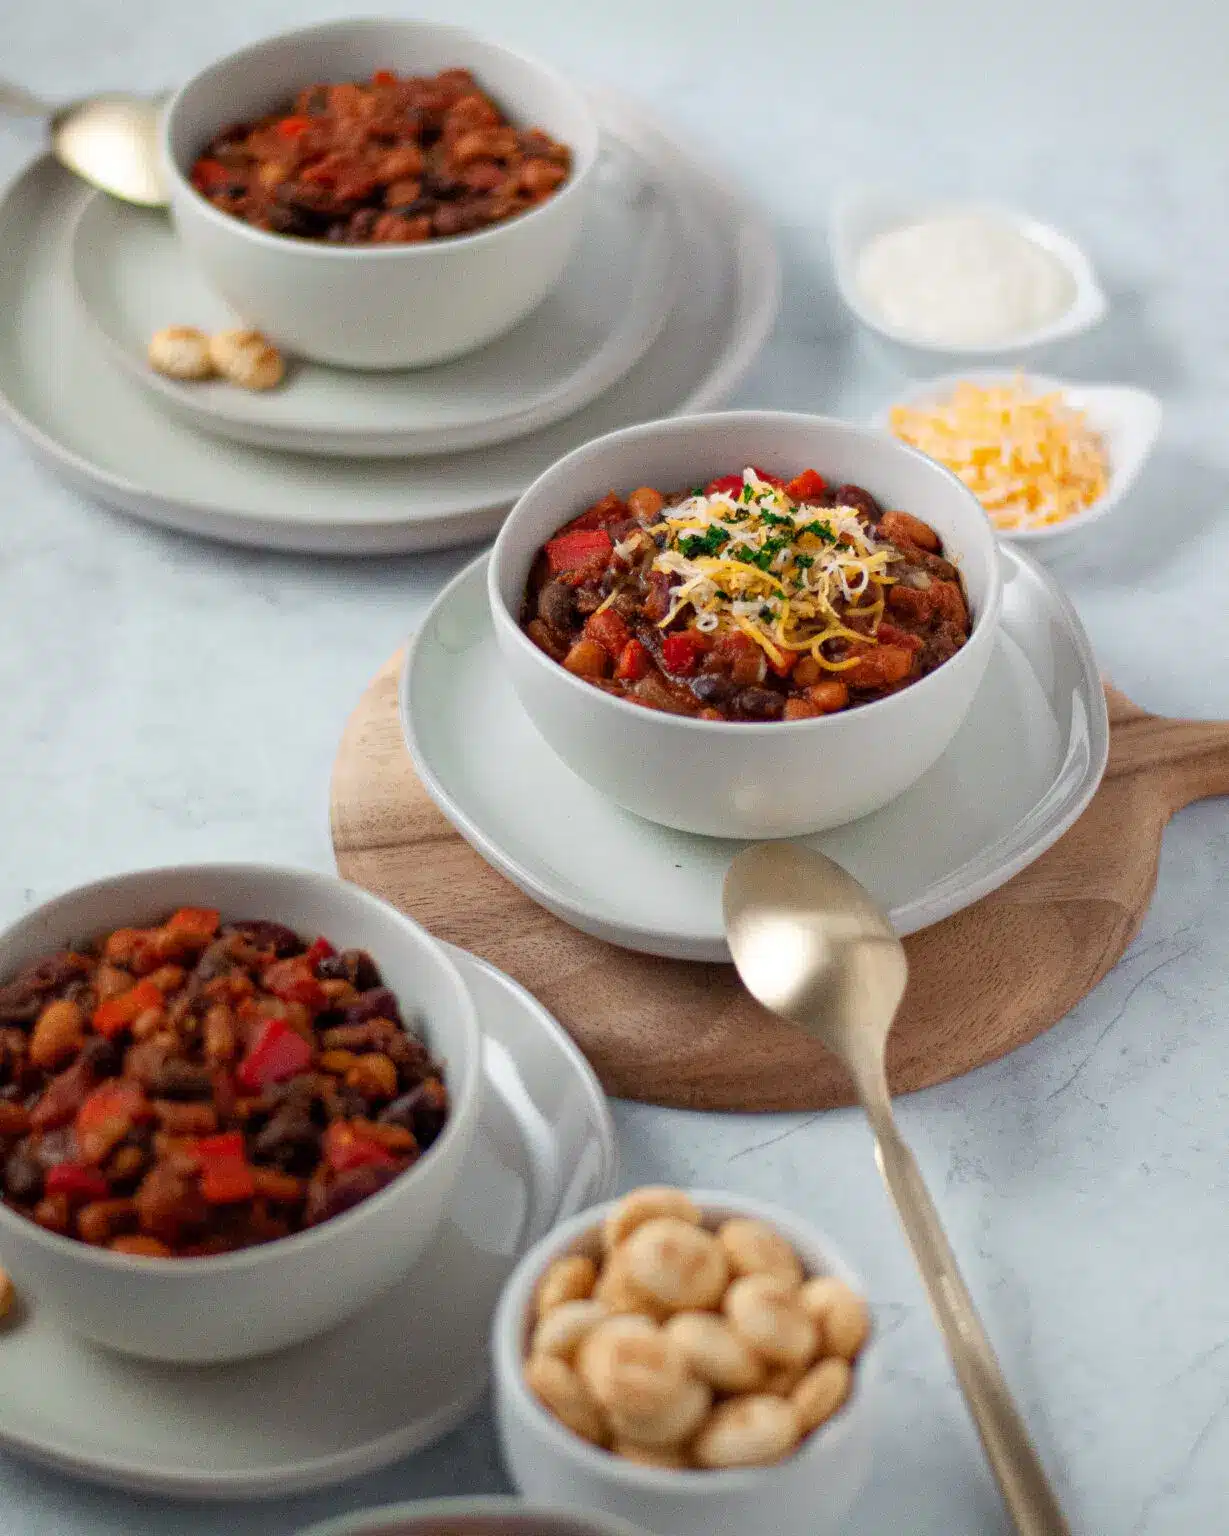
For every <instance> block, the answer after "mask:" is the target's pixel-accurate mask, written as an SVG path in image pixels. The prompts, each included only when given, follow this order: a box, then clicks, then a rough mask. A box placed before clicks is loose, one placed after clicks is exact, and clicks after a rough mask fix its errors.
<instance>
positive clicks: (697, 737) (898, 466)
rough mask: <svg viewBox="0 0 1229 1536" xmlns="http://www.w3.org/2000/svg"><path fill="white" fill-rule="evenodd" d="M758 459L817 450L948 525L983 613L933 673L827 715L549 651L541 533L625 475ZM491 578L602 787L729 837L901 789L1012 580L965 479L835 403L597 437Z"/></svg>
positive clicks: (921, 762)
mask: <svg viewBox="0 0 1229 1536" xmlns="http://www.w3.org/2000/svg"><path fill="white" fill-rule="evenodd" d="M748 464H761V465H763V466H764V467H765V468H767V469H769V470H772V471H775V472H780V473H795V472H797V471H798V470H801V469H804V468H813V469H816V470H818V471H819V473H820V474H821V475H823V476H824V477H825V479H828V480H830V481H832V482H833V483H836V484H839V483H842V482H845V483H856V484H858V485H861V486H864V487H865V488H866V489H867V490H868V491H870V492H871V493H872V495H874V496H876V497H878V499H879V500H880V502H881V503H882V504H883V506H884V507H885V508H899V509H901V510H903V511H906V512H912V513H914V514H915V515H916V516H917V517H920V518H923V519H924V520H925V521H926V522H928V523H930V524H931V525H932V526H933V527H934V528H935V529H936V530H937V532H938V533H939V534H940V536H941V537H942V539H943V543H944V546H945V548H946V549H947V551H948V553H949V555H950V557H951V558H952V559H953V560H954V561H956V562H957V563H958V564H959V566H960V569H961V572H962V574H963V576H964V580H965V585H966V587H967V589H968V594H969V599H970V603H971V607H972V613H973V631H972V634H971V635H970V638H969V641H968V643H967V644H966V645H965V646H964V647H963V649H961V650H960V651H958V652H957V653H956V655H955V656H954V657H953V658H952V659H951V660H950V661H949V662H946V663H945V664H944V665H943V666H941V667H939V668H938V669H937V670H936V671H934V672H932V673H931V674H930V675H929V676H928V677H924V678H922V679H920V680H919V681H918V682H916V683H913V684H911V685H910V686H909V687H908V688H905V689H902V690H901V692H899V693H896V694H892V695H891V696H889V697H888V698H886V699H880V700H877V701H876V702H874V703H871V704H864V705H860V706H859V707H858V708H856V709H850V710H846V711H843V712H842V713H840V714H836V715H828V716H824V717H822V718H820V719H817V720H797V721H780V720H778V721H772V722H768V723H766V724H762V725H753V724H741V723H740V724H734V723H731V722H727V721H719V720H695V719H690V718H686V717H683V716H678V715H667V714H663V713H661V712H659V711H657V710H651V709H643V708H640V707H639V706H638V705H635V704H630V703H628V702H627V701H626V700H624V699H621V698H618V697H616V696H614V695H612V694H608V693H604V692H602V690H601V689H598V688H594V687H593V686H592V685H591V684H589V683H585V682H582V681H581V680H580V679H579V678H577V677H573V676H572V674H571V673H570V672H567V671H565V670H564V668H563V667H561V666H560V665H559V664H558V663H557V662H554V661H552V660H551V659H550V658H549V657H548V656H546V655H545V654H544V653H543V652H542V651H540V650H539V649H538V647H537V646H536V645H534V644H533V642H532V641H531V640H529V639H528V638H527V637H526V636H525V635H524V634H523V633H522V632H521V629H520V626H519V625H518V623H517V618H518V616H519V613H520V607H521V600H522V597H523V595H524V592H525V584H526V581H527V580H528V576H529V569H530V566H531V565H532V563H533V559H534V556H535V554H536V553H537V551H538V550H539V549H540V548H541V546H542V544H543V543H544V542H545V541H546V540H547V539H548V538H549V537H550V536H551V534H553V533H554V532H555V530H556V529H558V528H559V527H560V526H561V525H562V524H564V523H566V522H567V521H568V520H569V519H570V518H572V517H575V516H576V515H577V514H578V513H579V512H581V511H583V510H584V508H585V507H587V506H589V505H590V504H591V503H593V502H595V501H597V500H598V499H599V498H600V497H601V496H603V495H604V494H605V493H606V492H607V491H608V490H609V489H610V488H611V487H612V486H614V487H616V488H618V489H621V490H622V491H623V492H624V493H626V492H629V491H631V490H633V489H634V488H635V487H636V486H638V485H651V486H656V487H657V488H658V489H659V490H661V491H672V490H674V489H676V488H677V487H678V486H689V485H695V484H696V483H697V482H699V483H703V482H704V481H706V480H708V479H710V478H711V477H712V476H713V475H715V474H720V473H723V472H725V471H727V470H737V469H741V468H743V467H744V466H746V465H748ZM487 579H488V591H489V594H490V601H491V611H492V616H493V620H494V625H495V637H496V641H497V643H498V645H499V649H500V653H501V655H502V656H503V660H504V665H505V666H506V667H507V668H508V675H509V677H510V679H511V681H512V685H513V687H514V688H515V689H516V692H517V695H518V696H519V698H520V700H521V703H522V704H523V705H524V706H525V709H526V711H527V712H528V714H529V717H530V719H531V720H532V721H533V723H534V725H535V726H536V727H537V729H538V730H539V731H540V732H541V734H542V736H543V737H544V739H545V740H546V741H547V743H548V744H549V745H550V746H551V747H552V748H554V750H555V752H557V753H558V755H559V756H560V757H561V758H562V759H563V761H564V762H565V763H567V764H568V766H569V767H570V768H571V769H572V770H573V771H574V772H575V773H578V774H579V775H580V777H581V778H582V779H585V780H587V781H588V783H590V784H592V785H593V786H594V788H595V789H598V790H600V791H602V793H604V794H606V795H609V796H610V798H611V799H612V800H614V801H615V802H616V803H617V804H619V805H621V806H624V807H626V808H627V809H628V810H632V811H635V812H637V813H638V814H639V815H641V816H644V817H645V818H647V819H648V820H649V821H655V822H660V823H662V824H663V825H665V826H668V827H677V828H679V829H680V830H682V831H685V832H699V833H705V834H708V835H710V836H717V837H740V838H759V837H793V836H798V835H800V834H802V833H805V832H819V831H823V830H825V829H826V828H828V827H835V826H840V825H842V824H843V823H845V822H849V821H853V820H854V819H855V818H856V817H859V816H864V815H866V814H867V813H868V812H870V811H875V810H878V809H879V808H880V806H883V805H886V804H887V803H888V801H889V800H893V799H895V798H896V796H897V795H899V794H902V793H903V792H904V791H905V790H906V789H908V788H909V786H910V785H911V784H912V783H913V782H914V781H915V780H916V779H918V778H920V777H921V775H922V774H923V773H925V771H926V769H927V768H929V767H930V765H931V764H932V763H933V762H934V761H935V760H936V758H938V757H939V755H940V754H941V753H942V752H943V751H944V749H945V748H946V747H947V745H948V743H949V742H950V741H951V739H952V737H953V736H954V735H955V734H956V731H957V728H958V727H959V725H960V722H961V721H962V720H963V719H964V717H965V714H966V713H967V712H968V709H969V706H970V704H971V703H972V702H973V696H974V694H975V693H976V692H977V688H978V685H979V683H980V682H981V679H982V675H983V673H984V672H985V669H986V664H987V662H988V661H989V659H990V652H991V648H992V646H993V644H994V634H995V629H996V627H997V625H998V617H999V605H1000V600H1001V588H1002V580H1001V576H1000V572H999V562H998V555H997V553H996V550H995V540H994V533H993V531H992V529H991V527H990V523H989V521H988V520H987V518H986V515H985V513H984V512H983V511H982V508H981V505H980V503H979V502H978V501H977V499H976V497H974V496H973V495H972V494H971V493H970V492H969V491H967V490H966V489H965V488H964V486H963V485H961V483H960V481H959V480H957V479H956V477H955V476H954V475H951V474H949V473H948V472H947V470H945V469H943V468H941V467H940V466H939V465H937V464H935V463H934V462H933V460H931V459H928V458H926V457H925V456H924V455H923V454H920V453H916V452H914V450H913V449H912V448H906V447H905V446H904V444H903V443H900V442H897V440H896V439H895V438H893V437H891V436H890V435H889V434H888V433H886V432H877V431H874V430H872V429H871V428H869V427H858V426H851V425H850V424H849V423H848V422H842V421H834V420H831V419H830V418H828V417H824V416H795V415H788V414H785V413H784V412H775V411H730V412H722V413H715V414H713V415H708V416H684V417H676V418H674V419H672V420H669V421H659V422H651V423H649V424H648V425H647V426H641V427H629V428H627V429H626V430H624V431H622V432H612V433H610V434H609V435H608V436H606V437H600V438H597V439H596V440H595V441H594V442H591V443H588V444H587V445H586V446H584V447H583V448H578V449H576V450H575V451H574V452H573V453H570V454H568V455H567V457H566V458H563V459H560V460H559V462H558V463H557V464H555V465H553V466H552V467H551V468H550V469H548V470H547V471H546V472H545V474H543V475H541V476H540V477H539V478H538V479H537V480H535V481H534V483H533V484H532V485H531V486H530V487H529V489H528V490H527V491H526V492H525V494H524V495H523V496H522V497H521V499H520V500H519V501H518V502H517V504H516V506H515V507H513V509H512V511H511V512H510V513H509V515H508V519H507V521H506V522H505V523H504V526H503V528H502V530H501V531H500V534H499V537H498V538H497V539H496V541H495V547H494V549H493V550H492V552H491V561H490V566H489V570H488V577H487Z"/></svg>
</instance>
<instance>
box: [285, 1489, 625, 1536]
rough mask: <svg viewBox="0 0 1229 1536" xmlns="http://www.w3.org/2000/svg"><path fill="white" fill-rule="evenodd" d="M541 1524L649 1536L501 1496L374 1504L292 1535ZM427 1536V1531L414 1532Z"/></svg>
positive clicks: (581, 1513)
mask: <svg viewBox="0 0 1229 1536" xmlns="http://www.w3.org/2000/svg"><path fill="white" fill-rule="evenodd" d="M471 1518H472V1519H478V1520H501V1519H508V1518H510V1519H515V1520H522V1521H534V1520H541V1521H542V1522H543V1523H546V1522H548V1521H549V1522H550V1524H551V1525H552V1526H554V1527H556V1529H555V1530H553V1531H552V1532H551V1533H550V1536H564V1532H563V1530H562V1529H561V1527H563V1526H565V1525H567V1524H569V1523H570V1524H571V1525H572V1526H574V1527H575V1531H574V1533H573V1532H569V1533H567V1536H648V1533H647V1532H645V1531H644V1530H643V1529H642V1527H640V1526H638V1525H630V1524H629V1523H628V1522H627V1521H626V1520H621V1519H620V1518H619V1517H618V1516H617V1515H610V1514H607V1513H606V1512H605V1511H604V1510H598V1509H573V1508H568V1507H564V1506H558V1505H548V1504H542V1503H539V1502H533V1503H531V1502H529V1501H527V1500H525V1499H518V1498H513V1497H511V1496H509V1495H503V1494H489V1495H486V1496H481V1495H480V1496H479V1497H477V1498H472V1499H471V1498H464V1497H461V1498H443V1499H417V1500H409V1501H407V1502H404V1503H400V1504H378V1505H376V1506H375V1507H374V1508H372V1509H360V1510H353V1511H351V1513H350V1514H348V1515H336V1516H334V1518H333V1519H332V1520H323V1521H321V1522H320V1523H319V1524H317V1525H309V1526H306V1527H304V1528H302V1529H300V1530H299V1531H297V1532H296V1536H382V1533H383V1531H384V1529H385V1528H386V1527H387V1526H388V1525H389V1524H391V1523H395V1522H397V1521H404V1522H411V1523H414V1522H421V1521H423V1520H441V1521H447V1520H468V1519H471ZM415 1536H430V1532H426V1531H424V1532H421V1533H415Z"/></svg>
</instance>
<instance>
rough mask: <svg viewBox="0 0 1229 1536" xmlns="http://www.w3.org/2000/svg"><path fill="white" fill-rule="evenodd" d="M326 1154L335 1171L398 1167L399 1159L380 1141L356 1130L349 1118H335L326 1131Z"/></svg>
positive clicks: (326, 1158)
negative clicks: (391, 1154)
mask: <svg viewBox="0 0 1229 1536" xmlns="http://www.w3.org/2000/svg"><path fill="white" fill-rule="evenodd" d="M324 1156H325V1160H326V1162H327V1163H328V1165H329V1167H330V1168H332V1169H333V1171H334V1172H335V1173H347V1172H348V1171H349V1170H350V1169H351V1168H367V1167H372V1168H396V1167H397V1166H398V1165H397V1159H396V1158H395V1157H392V1156H390V1154H389V1153H388V1152H387V1151H386V1150H385V1148H383V1147H382V1146H381V1145H380V1143H379V1142H378V1141H373V1140H372V1139H371V1137H370V1136H364V1135H363V1134H362V1133H361V1132H360V1131H356V1130H355V1128H354V1126H353V1125H351V1124H350V1122H349V1121H348V1120H334V1121H333V1123H332V1124H331V1125H330V1126H329V1128H328V1130H327V1131H325V1133H324Z"/></svg>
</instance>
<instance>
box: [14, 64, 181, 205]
mask: <svg viewBox="0 0 1229 1536" xmlns="http://www.w3.org/2000/svg"><path fill="white" fill-rule="evenodd" d="M164 100H165V98H163V97H157V98H155V97H149V96H131V95H120V94H115V95H107V96H89V97H87V98H86V99H85V100H83V101H74V102H71V103H70V104H69V105H68V106H64V107H56V106H53V105H52V104H51V103H50V102H46V101H41V100H40V99H39V98H38V97H37V96H32V95H31V94H30V92H29V91H26V90H23V89H22V88H21V86H19V85H10V84H9V83H8V82H7V81H3V80H0V114H2V115H7V116H13V117H41V118H43V119H44V120H45V121H46V122H47V124H48V127H49V129H50V132H51V152H52V154H54V155H55V157H56V159H57V160H58V161H59V162H60V164H61V165H65V166H67V167H68V169H69V170H70V171H73V172H75V173H76V174H77V175H78V176H80V177H82V178H83V179H84V180H85V181H88V182H89V183H90V184H91V185H92V186H95V187H98V188H99V190H100V191H103V192H109V193H110V194H111V196H112V197H118V198H122V199H123V201H124V202H128V203H140V204H141V205H142V206H143V207H146V208H164V207H165V206H166V203H167V194H166V187H165V184H164V182H163V179H162V167H161V161H160V159H159V154H158V132H159V127H160V122H159V119H160V114H161V109H162V104H163V101H164Z"/></svg>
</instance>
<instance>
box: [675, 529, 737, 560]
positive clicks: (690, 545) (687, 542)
mask: <svg viewBox="0 0 1229 1536" xmlns="http://www.w3.org/2000/svg"><path fill="white" fill-rule="evenodd" d="M729 542H730V536H729V534H728V533H727V532H726V531H725V529H724V528H720V527H718V526H717V524H716V523H714V524H712V526H711V527H708V528H706V529H705V530H704V532H703V533H689V534H687V535H685V536H684V537H683V538H681V539H680V540H679V545H678V547H679V549H680V551H681V552H682V553H683V555H685V556H686V558H687V559H688V560H695V559H697V558H698V557H699V556H700V555H716V554H719V553H720V552H721V550H723V549H724V548H725V546H726V545H727V544H728V543H729Z"/></svg>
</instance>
